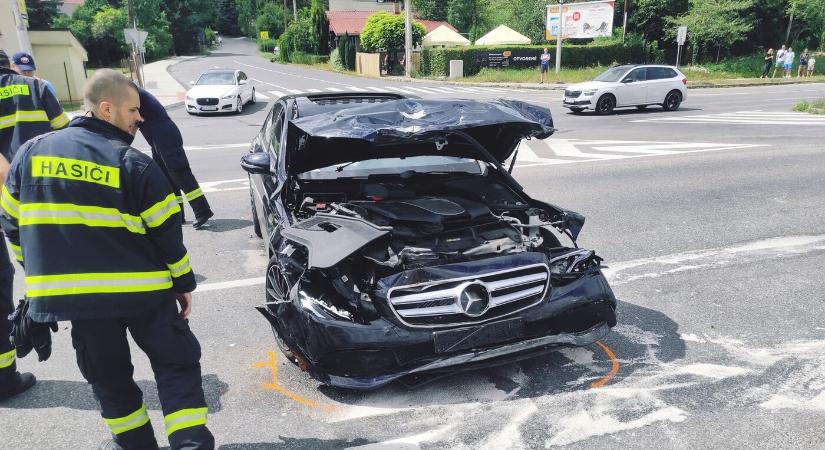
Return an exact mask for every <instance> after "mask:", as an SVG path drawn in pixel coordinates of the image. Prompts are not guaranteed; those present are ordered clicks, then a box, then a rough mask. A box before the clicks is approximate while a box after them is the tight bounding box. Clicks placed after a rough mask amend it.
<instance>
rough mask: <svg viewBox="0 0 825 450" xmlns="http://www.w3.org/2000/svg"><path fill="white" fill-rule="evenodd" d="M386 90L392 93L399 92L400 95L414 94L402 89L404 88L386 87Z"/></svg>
mask: <svg viewBox="0 0 825 450" xmlns="http://www.w3.org/2000/svg"><path fill="white" fill-rule="evenodd" d="M387 89H389V90H392V91H396V92H400V93H402V94H415V92H413V91H410V90H407V89H404V88H400V87H394V86H389V87H387Z"/></svg>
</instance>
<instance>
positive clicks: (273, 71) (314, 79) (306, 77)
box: [234, 60, 349, 86]
mask: <svg viewBox="0 0 825 450" xmlns="http://www.w3.org/2000/svg"><path fill="white" fill-rule="evenodd" d="M234 63H235V64H238V65H241V66H246V67H252V68H255V69H259V70H264V71H267V72H272V73H277V74H279V75H286V76H288V77H295V78H300V79H301V80H313V81H320V82H321V83H325V84H337V85H338V86H348V85H349V83H338V82H337V81H330V80H324V79H321V78H313V77H308V76H306V74H302V75H296V74H294V73H289V72H284V71H282V70H275V69H268V68H266V67H261V66H253V65H252V64H246V63H242V62H240V61H238V60H234Z"/></svg>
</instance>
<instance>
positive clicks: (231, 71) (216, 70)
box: [201, 69, 238, 75]
mask: <svg viewBox="0 0 825 450" xmlns="http://www.w3.org/2000/svg"><path fill="white" fill-rule="evenodd" d="M237 71H238V69H209V70H204V71H203V72H201V75H203V74H205V73H227V72H228V73H235V72H237Z"/></svg>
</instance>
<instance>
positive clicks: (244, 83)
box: [238, 71, 252, 103]
mask: <svg viewBox="0 0 825 450" xmlns="http://www.w3.org/2000/svg"><path fill="white" fill-rule="evenodd" d="M238 74H239V79H240V82H239V84H240V85H241V86H240V88H241V92H242V94H241V98H242V99H243V101H244V103H246V102H248V101H250V100H252V84H251V83H250V82H249V79H248V78H247V76H246V73H244V72H243V71H239V72H238Z"/></svg>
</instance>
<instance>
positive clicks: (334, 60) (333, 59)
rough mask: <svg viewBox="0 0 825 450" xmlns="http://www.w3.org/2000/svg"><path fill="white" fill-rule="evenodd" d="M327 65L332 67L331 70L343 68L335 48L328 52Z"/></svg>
mask: <svg viewBox="0 0 825 450" xmlns="http://www.w3.org/2000/svg"><path fill="white" fill-rule="evenodd" d="M329 66H330V67H332V69H333V70H345V69H344V65H343V64H342V63H341V56H340V55H339V54H338V49H337V48H336V49H334V50H332V51H331V52H329Z"/></svg>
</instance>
